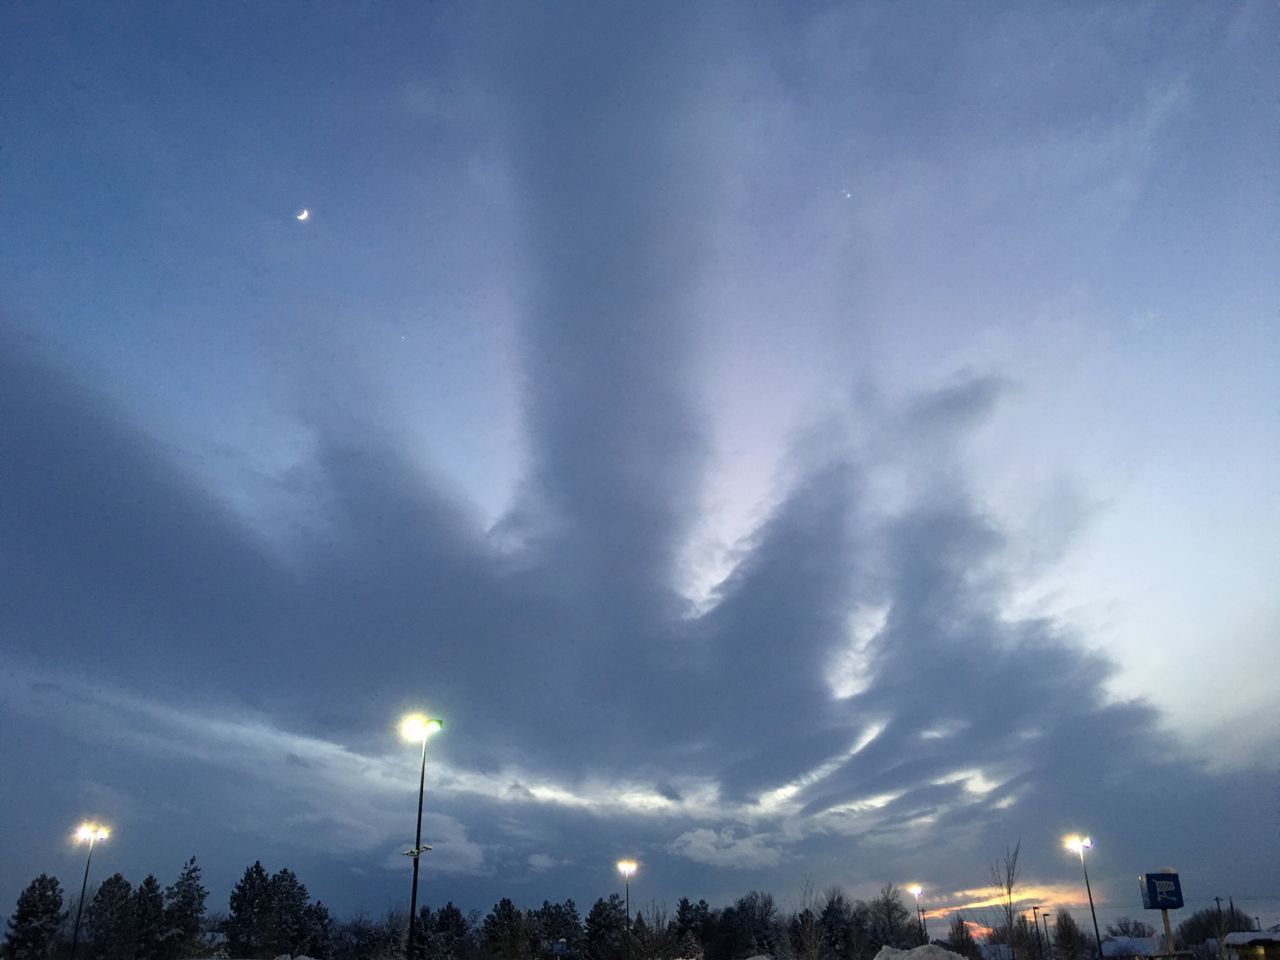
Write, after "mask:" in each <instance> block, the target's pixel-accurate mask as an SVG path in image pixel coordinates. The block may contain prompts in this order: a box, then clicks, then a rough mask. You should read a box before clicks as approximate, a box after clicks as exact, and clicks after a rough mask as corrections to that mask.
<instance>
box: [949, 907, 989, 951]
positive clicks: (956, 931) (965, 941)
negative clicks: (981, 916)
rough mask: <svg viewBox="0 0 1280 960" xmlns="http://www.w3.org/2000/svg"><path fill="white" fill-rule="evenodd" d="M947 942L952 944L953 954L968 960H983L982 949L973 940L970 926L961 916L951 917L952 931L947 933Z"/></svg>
mask: <svg viewBox="0 0 1280 960" xmlns="http://www.w3.org/2000/svg"><path fill="white" fill-rule="evenodd" d="M947 942H948V943H950V944H951V952H952V953H958V954H960V956H962V957H967V958H968V960H982V948H981V947H979V946H978V941H977V940H975V939H973V933H972V932H971V931H970V930H969V925H968V924H967V923H965V922H964V918H963V917H961V916H960V914H958V913H955V914H952V915H951V929H950V930H949V931H948V933H947Z"/></svg>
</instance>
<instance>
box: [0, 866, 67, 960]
mask: <svg viewBox="0 0 1280 960" xmlns="http://www.w3.org/2000/svg"><path fill="white" fill-rule="evenodd" d="M65 919H66V914H65V913H63V911H62V886H61V885H60V884H59V883H58V880H57V878H56V877H51V876H49V875H48V874H47V873H42V874H40V876H38V877H36V878H35V879H34V880H32V881H31V883H29V884H27V888H26V889H25V890H23V891H22V893H21V894H20V895H19V896H18V907H17V910H16V912H15V913H14V915H13V916H12V917H11V918H10V919H9V929H8V932H7V933H6V934H5V953H6V956H7V957H8V958H9V960H52V957H53V956H54V954H55V952H56V950H57V946H58V929H59V928H60V927H61V926H62V921H63V920H65Z"/></svg>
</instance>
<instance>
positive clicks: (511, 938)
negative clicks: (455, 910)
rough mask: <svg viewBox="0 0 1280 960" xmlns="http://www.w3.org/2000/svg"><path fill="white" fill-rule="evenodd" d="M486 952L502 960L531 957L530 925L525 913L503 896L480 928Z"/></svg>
mask: <svg viewBox="0 0 1280 960" xmlns="http://www.w3.org/2000/svg"><path fill="white" fill-rule="evenodd" d="M480 938H481V940H482V941H483V943H484V949H485V952H487V953H488V954H489V955H490V956H492V957H498V958H500V960H527V958H528V957H529V926H528V924H527V923H526V921H525V918H524V914H522V913H521V912H520V911H519V910H517V909H516V905H515V904H514V903H512V902H511V901H510V900H508V899H507V898H506V897H503V898H502V899H501V900H499V901H498V902H497V903H496V904H494V906H493V909H492V910H490V911H489V914H488V916H486V917H485V918H484V925H483V926H482V927H481V930H480Z"/></svg>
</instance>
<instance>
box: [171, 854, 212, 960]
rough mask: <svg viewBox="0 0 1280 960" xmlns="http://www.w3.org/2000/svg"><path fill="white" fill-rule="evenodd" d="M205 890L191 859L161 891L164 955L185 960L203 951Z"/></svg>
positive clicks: (206, 893)
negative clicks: (162, 897) (184, 959)
mask: <svg viewBox="0 0 1280 960" xmlns="http://www.w3.org/2000/svg"><path fill="white" fill-rule="evenodd" d="M208 896H209V891H208V890H206V889H205V888H204V886H203V885H202V884H201V883H200V867H199V865H198V864H197V863H196V858H195V857H192V858H191V859H190V860H188V861H187V862H186V863H185V864H184V865H183V867H182V872H181V873H179V874H178V879H177V880H175V881H174V882H173V883H172V885H170V886H169V887H168V888H167V889H166V890H165V892H164V925H165V931H164V937H163V938H162V944H163V950H164V954H165V956H167V957H189V956H191V955H192V954H196V953H199V952H200V951H201V949H202V948H203V938H202V936H201V934H202V932H203V930H204V914H205V900H206V898H207V897H208Z"/></svg>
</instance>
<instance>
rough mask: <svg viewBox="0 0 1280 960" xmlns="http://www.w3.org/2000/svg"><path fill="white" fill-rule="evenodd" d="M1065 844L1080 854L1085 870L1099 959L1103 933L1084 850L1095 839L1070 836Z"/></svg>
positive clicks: (1086, 890) (1085, 883)
mask: <svg viewBox="0 0 1280 960" xmlns="http://www.w3.org/2000/svg"><path fill="white" fill-rule="evenodd" d="M1063 846H1065V847H1066V848H1067V849H1068V850H1070V851H1071V852H1072V853H1078V854H1080V869H1082V870H1083V871H1084V889H1085V893H1087V894H1088V895H1089V913H1090V915H1091V916H1092V917H1093V936H1094V938H1095V939H1096V940H1097V942H1098V960H1103V957H1102V934H1100V933H1099V932H1098V913H1097V911H1096V910H1094V909H1093V889H1092V888H1091V887H1090V886H1089V868H1088V867H1086V866H1085V864H1084V852H1085V851H1086V850H1088V849H1089V848H1090V847H1092V846H1093V840H1092V839H1090V838H1089V837H1079V836H1070V837H1067V838H1066V839H1065V840H1064V841H1063Z"/></svg>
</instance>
